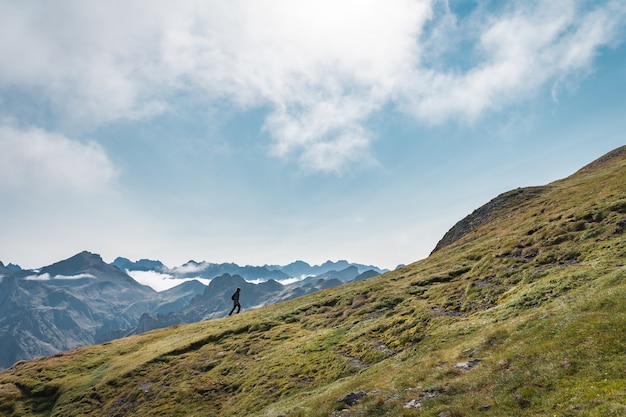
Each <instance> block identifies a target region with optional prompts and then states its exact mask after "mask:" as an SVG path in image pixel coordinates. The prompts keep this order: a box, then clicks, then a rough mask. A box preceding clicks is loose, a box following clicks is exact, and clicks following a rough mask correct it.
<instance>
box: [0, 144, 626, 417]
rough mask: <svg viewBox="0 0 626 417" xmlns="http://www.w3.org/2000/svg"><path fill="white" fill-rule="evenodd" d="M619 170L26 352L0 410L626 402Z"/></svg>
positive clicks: (592, 411)
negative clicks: (378, 264)
mask: <svg viewBox="0 0 626 417" xmlns="http://www.w3.org/2000/svg"><path fill="white" fill-rule="evenodd" d="M624 178H626V159H625V158H624V156H619V155H618V157H615V158H613V159H610V160H608V161H607V162H605V163H603V164H595V165H594V166H592V167H591V168H589V169H585V170H582V171H581V172H579V173H577V174H575V175H573V176H571V177H569V178H567V179H564V180H561V181H557V182H555V183H553V184H550V185H549V186H546V187H545V188H544V189H543V190H539V189H536V188H535V189H533V192H532V193H528V197H527V198H526V197H525V194H524V192H523V190H522V191H520V190H514V191H512V192H511V193H508V194H506V195H505V196H504V197H503V198H504V200H503V203H502V204H501V205H500V206H498V207H497V208H495V209H494V210H493V211H491V212H490V213H489V217H488V218H486V220H485V221H483V222H482V223H481V224H479V225H478V226H477V227H476V228H475V229H473V230H471V231H469V232H467V233H466V234H465V235H464V236H462V237H461V238H460V239H458V240H456V241H454V242H452V243H451V244H449V245H448V246H445V247H443V248H442V249H440V250H438V251H437V252H435V253H434V254H432V255H431V256H430V257H429V258H428V259H425V260H422V261H419V262H416V263H414V264H412V265H408V266H406V267H403V268H401V269H398V270H396V271H393V272H390V273H388V274H385V275H382V276H379V277H375V278H372V279H369V280H365V281H361V282H356V283H352V284H347V285H344V286H341V287H338V288H333V289H329V290H325V291H321V292H318V293H315V294H311V295H309V296H306V297H302V298H298V299H294V300H290V301H287V302H284V303H281V304H277V305H273V306H269V307H266V308H262V309H258V310H252V311H246V312H243V313H241V314H239V315H237V316H233V317H228V318H224V319H218V320H212V321H205V322H201V323H195V324H191V325H185V326H176V327H172V328H168V329H160V330H156V331H153V332H149V333H146V334H142V335H137V336H133V337H129V338H126V339H120V340H116V341H112V342H110V343H106V344H104V345H97V346H89V347H85V348H82V349H77V350H74V351H71V352H64V353H62V354H59V355H55V356H53V357H48V358H42V359H36V360H32V361H28V362H20V363H18V364H16V365H15V366H14V367H12V368H11V369H8V370H6V371H4V372H2V373H0V415H3V416H4V415H6V416H74V415H76V416H79V415H80V416H110V417H114V416H144V415H151V416H203V417H206V416H235V415H245V416H272V417H276V416H280V415H282V416H294V417H295V416H302V417H304V416H307V417H310V416H313V417H315V416H319V417H322V416H324V417H327V416H336V417H338V416H346V417H347V416H438V415H440V413H447V414H443V415H448V416H450V417H452V416H476V415H480V416H503V415H506V416H508V415H515V416H555V415H556V416H624V415H626V400H625V396H624V392H626V379H625V375H626V342H625V341H626V267H625V266H624V264H625V263H626V239H625V236H626V234H625V233H620V232H619V231H617V228H616V225H617V224H618V222H619V221H620V220H622V219H624V218H626V183H625V182H624V181H623V179H624ZM531 194H532V195H531ZM508 197H510V198H514V199H515V200H507V198H508ZM513 202H514V204H513ZM469 361H475V362H472V363H473V364H474V366H473V367H472V368H471V369H460V368H459V367H457V366H455V365H456V364H458V363H461V362H469ZM358 391H363V392H365V393H366V395H365V396H364V397H363V398H362V399H361V400H360V401H359V402H358V403H357V404H355V405H352V406H346V405H345V404H344V403H341V402H339V401H338V399H340V398H343V397H345V396H346V395H347V394H349V393H351V392H358ZM408 405H411V406H412V408H408V407H407V406H408Z"/></svg>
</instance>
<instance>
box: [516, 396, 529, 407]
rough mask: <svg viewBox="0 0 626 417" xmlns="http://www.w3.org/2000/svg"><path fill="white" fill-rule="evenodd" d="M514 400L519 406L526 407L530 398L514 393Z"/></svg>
mask: <svg viewBox="0 0 626 417" xmlns="http://www.w3.org/2000/svg"><path fill="white" fill-rule="evenodd" d="M515 401H517V403H518V404H519V406H520V407H521V408H528V407H529V406H530V400H528V399H526V398H524V397H522V396H521V395H516V396H515Z"/></svg>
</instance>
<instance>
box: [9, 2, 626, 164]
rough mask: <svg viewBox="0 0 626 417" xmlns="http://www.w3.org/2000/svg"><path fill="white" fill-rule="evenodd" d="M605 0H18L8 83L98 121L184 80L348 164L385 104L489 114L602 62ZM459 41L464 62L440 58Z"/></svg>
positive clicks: (282, 142) (440, 117) (363, 149)
mask: <svg viewBox="0 0 626 417" xmlns="http://www.w3.org/2000/svg"><path fill="white" fill-rule="evenodd" d="M589 4H590V3H589V2H584V1H582V0H581V1H574V0H560V1H554V0H543V1H541V0H539V1H533V2H511V4H509V5H506V6H505V7H503V8H500V9H499V10H498V11H495V12H494V11H489V10H486V9H485V8H483V7H479V8H477V9H476V10H477V11H476V13H475V14H473V15H471V16H469V17H466V18H457V17H455V16H453V15H451V14H450V12H449V11H446V10H447V7H445V5H446V3H445V2H442V1H436V0H431V1H428V0H422V1H419V0H396V1H391V2H389V1H377V0H361V1H359V0H343V1H331V0H319V1H315V2H308V1H307V2H304V1H293V0H266V1H263V2H259V1H257V0H232V1H229V2H220V1H205V2H197V1H192V0H189V1H179V2H176V3H172V2H167V1H154V2H151V3H150V6H149V7H146V4H145V2H143V1H139V0H127V1H123V2H122V1H109V2H99V1H76V0H60V1H56V2H54V3H46V2H43V3H42V2H34V1H23V2H2V3H0V16H2V17H0V28H1V29H0V56H3V65H2V66H0V89H2V88H9V86H10V87H11V88H15V86H17V88H24V89H35V91H37V92H38V94H40V96H41V100H42V102H45V103H47V105H49V106H50V108H51V109H52V112H53V113H58V114H57V115H60V116H61V117H64V118H65V119H66V122H68V123H69V122H73V123H78V124H87V125H89V124H91V125H92V126H98V125H101V124H103V123H108V122H110V121H115V120H118V119H120V118H130V119H136V118H146V117H152V116H154V115H157V114H159V113H161V112H164V111H167V110H168V109H169V108H170V107H171V106H175V105H176V103H175V100H174V99H173V98H172V97H174V96H175V95H176V94H177V93H179V92H181V91H185V92H193V93H194V94H198V95H199V96H200V97H202V98H203V99H204V100H206V101H205V103H206V104H207V105H208V106H213V105H219V104H220V103H227V104H229V105H233V104H234V105H235V106H237V107H241V108H256V107H261V108H265V109H267V110H268V115H267V118H266V120H265V124H264V126H263V128H264V129H266V131H267V132H268V133H269V134H270V135H271V137H272V141H273V142H272V152H273V154H275V155H278V156H280V157H293V156H295V157H296V158H297V159H298V160H299V162H300V164H301V165H303V166H304V167H305V168H306V169H309V170H319V171H325V172H341V170H342V168H343V167H345V165H346V164H349V163H351V162H355V160H362V159H366V160H367V159H368V158H371V155H370V154H369V145H370V143H371V141H372V140H373V139H374V136H373V134H372V133H371V132H369V131H368V130H367V128H366V122H367V120H368V119H369V118H370V117H371V116H372V115H373V114H375V113H376V112H378V111H381V109H383V108H394V107H395V108H399V109H402V110H403V111H406V112H407V113H409V114H412V115H414V116H415V117H417V118H418V119H420V120H422V121H425V122H428V123H440V122H444V121H446V120H449V119H451V118H460V119H465V120H474V119H476V118H478V117H480V116H481V115H482V114H483V113H484V112H485V111H489V110H498V109H500V108H503V107H505V106H507V105H509V104H511V103H515V102H517V101H519V100H524V99H526V98H527V97H528V96H530V95H532V94H535V93H536V92H537V91H538V89H539V88H542V87H546V86H547V87H548V88H553V87H554V85H558V84H559V83H561V82H562V81H563V80H566V79H568V77H571V76H572V75H579V74H580V73H581V72H584V71H587V70H589V69H590V67H591V64H592V61H593V58H594V57H595V55H596V54H597V53H598V49H599V48H600V47H602V46H605V45H607V44H610V43H611V42H614V41H616V39H617V38H618V36H619V31H620V30H621V29H622V27H623V25H624V16H625V15H626V5H624V3H623V2H621V1H610V0H609V1H603V2H596V3H595V4H593V5H591V6H589ZM442 5H443V6H444V7H442ZM589 7H592V9H589ZM459 40H463V41H464V42H465V43H466V44H467V45H466V46H468V47H460V46H459V45H458V42H459ZM455 48H456V49H457V50H461V51H462V52H463V54H464V55H466V56H465V58H464V59H465V63H464V65H462V66H456V65H452V67H450V66H445V65H439V62H437V61H438V59H440V58H441V56H439V55H441V54H442V51H452V50H454V49H455ZM452 55H454V54H452ZM451 68H454V69H451Z"/></svg>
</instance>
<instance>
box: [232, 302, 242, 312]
mask: <svg viewBox="0 0 626 417" xmlns="http://www.w3.org/2000/svg"><path fill="white" fill-rule="evenodd" d="M233 309H234V308H233ZM239 311H241V304H239V303H237V314H239Z"/></svg>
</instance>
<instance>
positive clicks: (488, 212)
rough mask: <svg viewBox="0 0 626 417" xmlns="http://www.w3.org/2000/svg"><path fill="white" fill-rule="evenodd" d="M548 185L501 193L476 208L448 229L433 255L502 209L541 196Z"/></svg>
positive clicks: (487, 220)
mask: <svg viewBox="0 0 626 417" xmlns="http://www.w3.org/2000/svg"><path fill="white" fill-rule="evenodd" d="M548 187H549V186H542V187H527V188H518V189H516V190H513V191H509V192H506V193H503V194H500V195H499V196H497V197H496V198H494V199H493V200H491V201H490V202H488V203H487V204H485V205H484V206H481V207H479V208H477V209H476V210H474V211H473V212H472V214H469V215H467V216H466V217H465V218H464V219H462V220H460V221H459V222H458V223H457V224H455V225H454V226H453V227H452V228H451V229H450V230H448V232H447V233H446V234H445V235H444V236H443V237H442V238H441V240H440V241H439V242H438V243H437V245H436V246H435V249H433V251H432V252H431V255H432V254H433V253H435V252H437V251H438V250H439V249H441V248H443V247H445V246H448V245H450V244H452V243H454V242H456V241H457V240H459V239H461V238H462V237H463V236H465V235H467V234H468V233H471V232H472V231H474V230H476V229H477V228H478V227H479V226H480V225H482V224H485V223H487V222H489V220H491V219H492V218H493V217H494V216H496V215H497V213H498V212H500V211H501V210H505V209H507V208H514V207H515V206H517V205H519V204H520V203H522V202H523V201H526V200H529V199H532V198H536V197H538V196H540V195H541V194H542V193H543V192H545V191H546V190H547V189H548Z"/></svg>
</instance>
